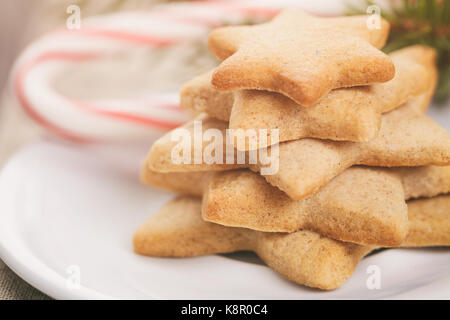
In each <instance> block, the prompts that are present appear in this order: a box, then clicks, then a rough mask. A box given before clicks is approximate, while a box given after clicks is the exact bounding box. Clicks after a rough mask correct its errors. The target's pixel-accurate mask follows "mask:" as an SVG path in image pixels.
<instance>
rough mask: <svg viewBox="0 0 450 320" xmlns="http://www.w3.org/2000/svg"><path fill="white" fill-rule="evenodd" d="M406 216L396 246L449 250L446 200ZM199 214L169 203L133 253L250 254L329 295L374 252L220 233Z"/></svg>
mask: <svg viewBox="0 0 450 320" xmlns="http://www.w3.org/2000/svg"><path fill="white" fill-rule="evenodd" d="M408 210H409V215H410V233H409V234H408V236H407V238H406V239H405V242H404V243H403V244H402V246H408V247H415V246H435V245H439V246H443V245H446V246H448V245H450V196H448V195H446V196H439V197H436V198H431V199H425V200H415V201H411V202H409V203H408ZM200 211H201V200H200V199H198V198H191V197H179V198H177V199H174V200H172V201H170V202H169V203H167V204H166V205H165V206H164V207H163V208H162V209H161V210H160V211H159V213H157V214H156V215H155V216H153V217H152V218H150V219H149V220H148V221H147V222H146V223H145V224H143V225H142V226H141V227H140V228H139V229H138V230H137V232H136V233H135V235H134V239H133V244H134V250H135V252H136V253H138V254H142V255H148V256H161V257H167V256H169V257H189V256H198V255H205V254H214V253H225V252H233V251H240V250H251V251H254V252H256V253H257V254H258V255H259V256H260V257H261V259H262V260H264V262H266V263H267V264H268V265H269V266H270V267H271V268H272V269H274V270H275V271H277V272H278V273H280V274H281V275H282V276H284V277H286V278H287V279H289V280H291V281H294V282H296V283H298V284H303V285H306V286H310V287H316V288H321V289H325V290H332V289H336V288H338V287H340V286H342V285H343V284H344V283H345V281H346V280H347V279H348V278H349V277H350V276H351V275H352V274H353V272H354V270H355V268H356V266H357V265H358V263H359V261H360V260H361V259H362V258H363V257H364V256H365V255H366V254H368V253H369V252H370V251H371V250H373V249H374V248H373V247H366V246H360V245H356V244H352V243H346V242H341V241H337V240H332V239H329V238H326V237H322V236H320V235H319V234H317V233H315V232H311V231H298V232H294V233H290V234H285V233H265V232H259V231H253V230H248V229H243V228H230V227H224V226H221V225H218V224H214V223H209V222H205V221H203V220H202V218H201V214H200ZM173 263H176V261H174V262H173Z"/></svg>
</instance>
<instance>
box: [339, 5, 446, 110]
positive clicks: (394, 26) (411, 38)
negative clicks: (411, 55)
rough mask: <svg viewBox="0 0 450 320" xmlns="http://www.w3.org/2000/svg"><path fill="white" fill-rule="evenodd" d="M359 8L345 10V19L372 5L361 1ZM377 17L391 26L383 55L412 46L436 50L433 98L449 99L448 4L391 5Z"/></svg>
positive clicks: (442, 100)
mask: <svg viewBox="0 0 450 320" xmlns="http://www.w3.org/2000/svg"><path fill="white" fill-rule="evenodd" d="M362 2H363V3H362V5H361V6H359V7H355V6H352V7H349V8H348V10H347V14H348V15H355V14H366V8H367V7H368V6H370V5H376V2H374V1H370V0H365V1H362ZM381 15H382V16H383V17H384V18H385V19H386V20H388V21H389V22H390V23H391V32H390V34H389V38H388V41H387V44H386V46H385V47H384V48H383V51H385V52H388V53H389V52H391V51H394V50H397V49H400V48H403V47H406V46H409V45H413V44H423V45H427V46H430V47H433V48H435V49H436V51H437V54H438V59H437V65H438V69H439V82H438V88H437V90H436V95H435V98H436V100H437V101H438V102H444V101H446V100H447V99H448V98H449V95H450V0H397V1H391V2H390V4H389V7H388V8H385V9H384V10H383V9H382V10H381Z"/></svg>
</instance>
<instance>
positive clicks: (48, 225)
mask: <svg viewBox="0 0 450 320" xmlns="http://www.w3.org/2000/svg"><path fill="white" fill-rule="evenodd" d="M448 109H449V108H447V109H442V110H439V109H433V110H432V114H433V116H435V118H436V120H438V121H439V122H441V124H443V125H445V126H446V127H447V128H448V125H449V119H450V117H449V111H448ZM148 146H149V144H146V145H145V146H129V145H128V146H111V145H110V146H79V145H72V144H64V143H62V142H58V141H41V142H37V143H34V144H31V145H29V146H28V147H26V148H24V149H23V150H21V151H20V152H18V153H17V154H16V155H15V156H14V157H13V158H12V159H11V160H10V161H9V163H8V164H7V165H6V166H5V167H4V169H3V171H2V174H1V176H0V257H1V259H3V260H4V261H5V263H7V264H8V265H9V267H11V268H12V269H13V270H14V271H15V272H16V273H17V274H19V276H21V277H22V278H23V279H25V280H26V281H27V282H29V283H30V284H32V285H33V286H35V287H37V288H38V289H40V290H41V291H43V292H45V293H46V294H48V295H50V296H52V297H54V298H60V299H77V298H85V299H95V298H106V299H107V298H120V299H155V298H156V299H183V298H184V299H253V298H259V299H327V298H332V299H339V298H342V299H346V298H356V299H370V298H450V268H449V265H450V249H446V248H434V249H392V250H386V251H382V252H378V253H376V254H374V255H371V256H369V257H367V258H366V259H364V260H363V261H362V262H361V263H360V265H359V266H358V268H357V269H356V272H355V274H354V275H353V277H352V278H351V279H350V280H349V281H348V282H347V283H346V284H345V285H344V286H343V287H342V288H340V289H338V290H335V291H332V292H321V291H319V290H313V289H309V288H305V287H302V286H299V285H296V284H293V283H291V282H289V281H287V280H285V279H283V278H282V277H281V276H279V275H278V274H277V273H275V272H273V271H272V270H271V269H269V268H268V267H266V266H265V265H264V264H263V263H261V261H260V260H259V259H258V258H257V257H256V256H255V255H253V254H250V253H236V254H229V255H214V256H205V257H197V258H185V259H169V258H149V257H141V256H137V255H135V254H134V253H133V250H132V245H131V239H132V235H133V232H134V231H135V230H136V228H137V227H138V226H139V225H140V224H141V223H142V222H144V221H145V220H146V219H148V218H149V217H150V216H151V215H152V214H153V213H155V212H156V211H157V210H158V208H160V207H161V206H162V205H163V204H164V203H165V202H166V201H167V200H168V199H170V198H171V197H173V195H171V194H169V193H165V192H160V191H156V190H153V189H151V188H148V187H145V186H143V185H141V184H140V183H139V182H138V178H137V177H138V170H139V166H140V161H141V159H142V158H143V157H144V155H145V153H146V151H147V148H148ZM373 265H375V266H377V267H378V268H377V269H378V270H379V271H380V275H381V277H380V279H381V289H372V290H370V289H368V287H367V285H366V282H367V281H368V278H369V277H370V276H371V274H368V273H367V272H368V271H370V270H371V269H370V268H369V267H370V266H373ZM78 280H80V285H78V283H79V282H78Z"/></svg>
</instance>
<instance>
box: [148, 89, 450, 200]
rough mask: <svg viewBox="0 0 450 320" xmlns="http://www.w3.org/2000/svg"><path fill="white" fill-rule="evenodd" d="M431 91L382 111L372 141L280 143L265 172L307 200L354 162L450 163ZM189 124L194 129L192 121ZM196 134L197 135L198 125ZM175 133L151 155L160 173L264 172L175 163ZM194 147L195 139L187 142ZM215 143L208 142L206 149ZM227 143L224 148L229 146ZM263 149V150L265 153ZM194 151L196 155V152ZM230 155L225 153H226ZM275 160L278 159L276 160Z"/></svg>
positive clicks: (212, 123)
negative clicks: (433, 115)
mask: <svg viewBox="0 0 450 320" xmlns="http://www.w3.org/2000/svg"><path fill="white" fill-rule="evenodd" d="M427 99H429V96H424V97H418V98H415V99H413V100H411V101H410V102H408V103H406V104H405V105H404V106H402V107H400V108H397V109H395V110H393V111H391V112H389V113H386V114H384V115H383V116H382V123H381V129H380V132H379V135H378V137H377V138H375V139H373V140H371V141H368V142H360V143H357V142H343V141H329V140H320V139H310V138H307V139H300V140H295V141H289V142H283V143H280V145H279V150H278V151H279V157H277V158H274V159H273V160H274V161H275V160H277V159H278V160H279V163H278V168H279V169H278V170H277V171H276V172H275V173H274V174H270V175H265V176H264V177H265V178H266V180H267V181H268V182H269V183H270V184H272V185H273V186H276V187H278V188H280V189H281V190H282V191H284V192H286V193H287V194H288V195H289V196H290V197H291V198H292V199H295V200H300V199H305V198H308V197H310V196H312V195H313V194H315V193H316V192H318V191H319V190H320V189H321V188H323V187H324V186H325V185H326V184H327V183H328V182H330V181H331V179H333V178H334V177H336V176H337V175H339V174H340V173H341V172H343V171H344V170H345V169H347V168H349V167H350V166H352V165H356V164H363V165H370V166H385V167H395V166H424V165H431V164H435V165H448V164H450V136H449V134H448V132H447V131H446V130H445V129H444V128H442V127H441V126H439V125H438V124H437V123H436V122H434V121H433V120H432V119H430V118H429V117H428V116H426V115H425V114H423V112H422V110H421V107H422V105H421V103H422V102H423V100H427ZM202 124H203V127H204V128H211V127H214V128H219V129H220V130H221V132H222V135H223V136H225V128H226V123H225V122H221V121H219V120H213V119H211V118H205V119H204V121H203V122H202ZM186 128H188V129H189V130H192V128H193V125H192V123H189V124H188V125H187V126H186ZM190 136H191V137H193V136H194V132H193V130H192V131H190ZM170 137H171V133H170V132H169V133H168V134H167V135H166V136H165V137H163V138H161V139H160V140H158V141H157V142H156V143H155V144H154V145H153V146H152V148H151V150H150V153H149V155H148V165H149V167H150V169H152V170H154V171H158V172H187V171H211V170H216V171H222V170H231V169H236V168H242V167H245V166H247V167H250V168H251V169H252V170H254V171H260V170H261V169H262V168H264V166H263V165H262V164H261V163H257V164H254V165H248V159H247V160H246V161H247V162H246V163H247V165H245V164H236V162H234V164H226V163H225V160H223V161H222V162H223V163H222V164H218V163H214V164H206V163H200V164H195V163H194V162H195V161H194V158H193V157H192V158H191V159H190V161H189V162H188V163H174V162H173V161H172V154H171V150H173V148H174V147H175V146H177V145H179V144H180V142H174V141H171V138H170ZM186 143H187V144H189V147H190V146H191V144H192V145H193V144H194V143H193V142H191V141H187V142H186ZM210 144H211V142H205V143H204V144H203V145H202V146H201V148H203V149H205V148H206V146H208V145H210ZM225 149H226V148H225V146H223V150H225ZM261 150H263V149H260V150H258V154H259V152H260V151H261ZM191 156H192V154H191ZM224 157H225V156H224ZM271 165H273V163H271Z"/></svg>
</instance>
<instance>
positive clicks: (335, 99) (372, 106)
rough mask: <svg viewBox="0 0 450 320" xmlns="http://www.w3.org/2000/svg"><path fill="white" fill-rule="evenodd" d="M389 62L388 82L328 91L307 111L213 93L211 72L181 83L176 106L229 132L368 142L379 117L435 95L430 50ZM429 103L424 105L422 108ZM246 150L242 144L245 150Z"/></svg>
mask: <svg viewBox="0 0 450 320" xmlns="http://www.w3.org/2000/svg"><path fill="white" fill-rule="evenodd" d="M390 57H391V58H392V60H393V62H394V65H395V69H396V73H395V77H394V78H393V79H392V80H390V81H388V82H385V83H377V84H374V85H371V86H363V87H353V88H344V89H336V90H332V91H331V92H330V93H329V94H327V95H326V96H324V97H323V98H322V99H320V100H319V101H318V102H317V103H315V104H314V105H313V106H311V107H309V108H303V107H301V106H299V105H298V104H296V103H295V102H294V101H292V100H291V99H289V98H287V97H285V96H283V95H281V94H278V93H273V92H269V91H262V90H237V91H233V92H230V91H219V90H216V89H214V88H213V87H212V85H211V84H210V80H211V75H212V73H211V72H210V73H207V74H203V75H201V76H199V77H196V78H194V79H192V80H191V81H189V82H187V83H186V84H184V85H183V87H182V89H181V93H180V103H181V106H182V108H184V109H187V110H192V111H196V112H205V113H207V114H208V115H209V116H210V117H213V118H216V119H219V120H224V121H229V128H230V129H234V130H239V129H242V130H249V129H255V130H259V129H264V128H266V129H278V130H279V141H280V142H283V141H289V140H296V139H300V138H305V137H311V138H319V139H331V140H345V141H357V142H358V141H359V142H360V141H368V140H370V139H372V138H374V137H375V136H376V134H378V130H379V126H380V123H381V122H380V121H381V113H386V112H388V111H391V110H392V109H394V108H396V107H398V106H399V105H401V104H402V103H404V102H406V101H407V100H408V99H410V98H412V97H414V96H417V95H419V94H422V93H424V92H425V91H427V90H429V91H430V92H434V86H435V83H436V81H437V79H436V78H437V71H436V67H435V57H436V53H435V50H434V49H432V48H429V47H426V46H419V45H417V46H410V47H407V48H404V49H400V50H397V51H395V52H394V53H392V54H391V55H390ZM427 102H428V101H426V102H425V101H424V106H425V108H426V107H427V106H428V103H427ZM268 133H269V134H270V131H269V132H268ZM263 141H264V140H263V139H259V147H260V148H262V147H266V146H267V145H264V144H263V143H262V142H263ZM268 143H269V144H270V135H269V140H268ZM237 147H238V146H237ZM248 148H249V144H248V143H246V144H245V150H248Z"/></svg>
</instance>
